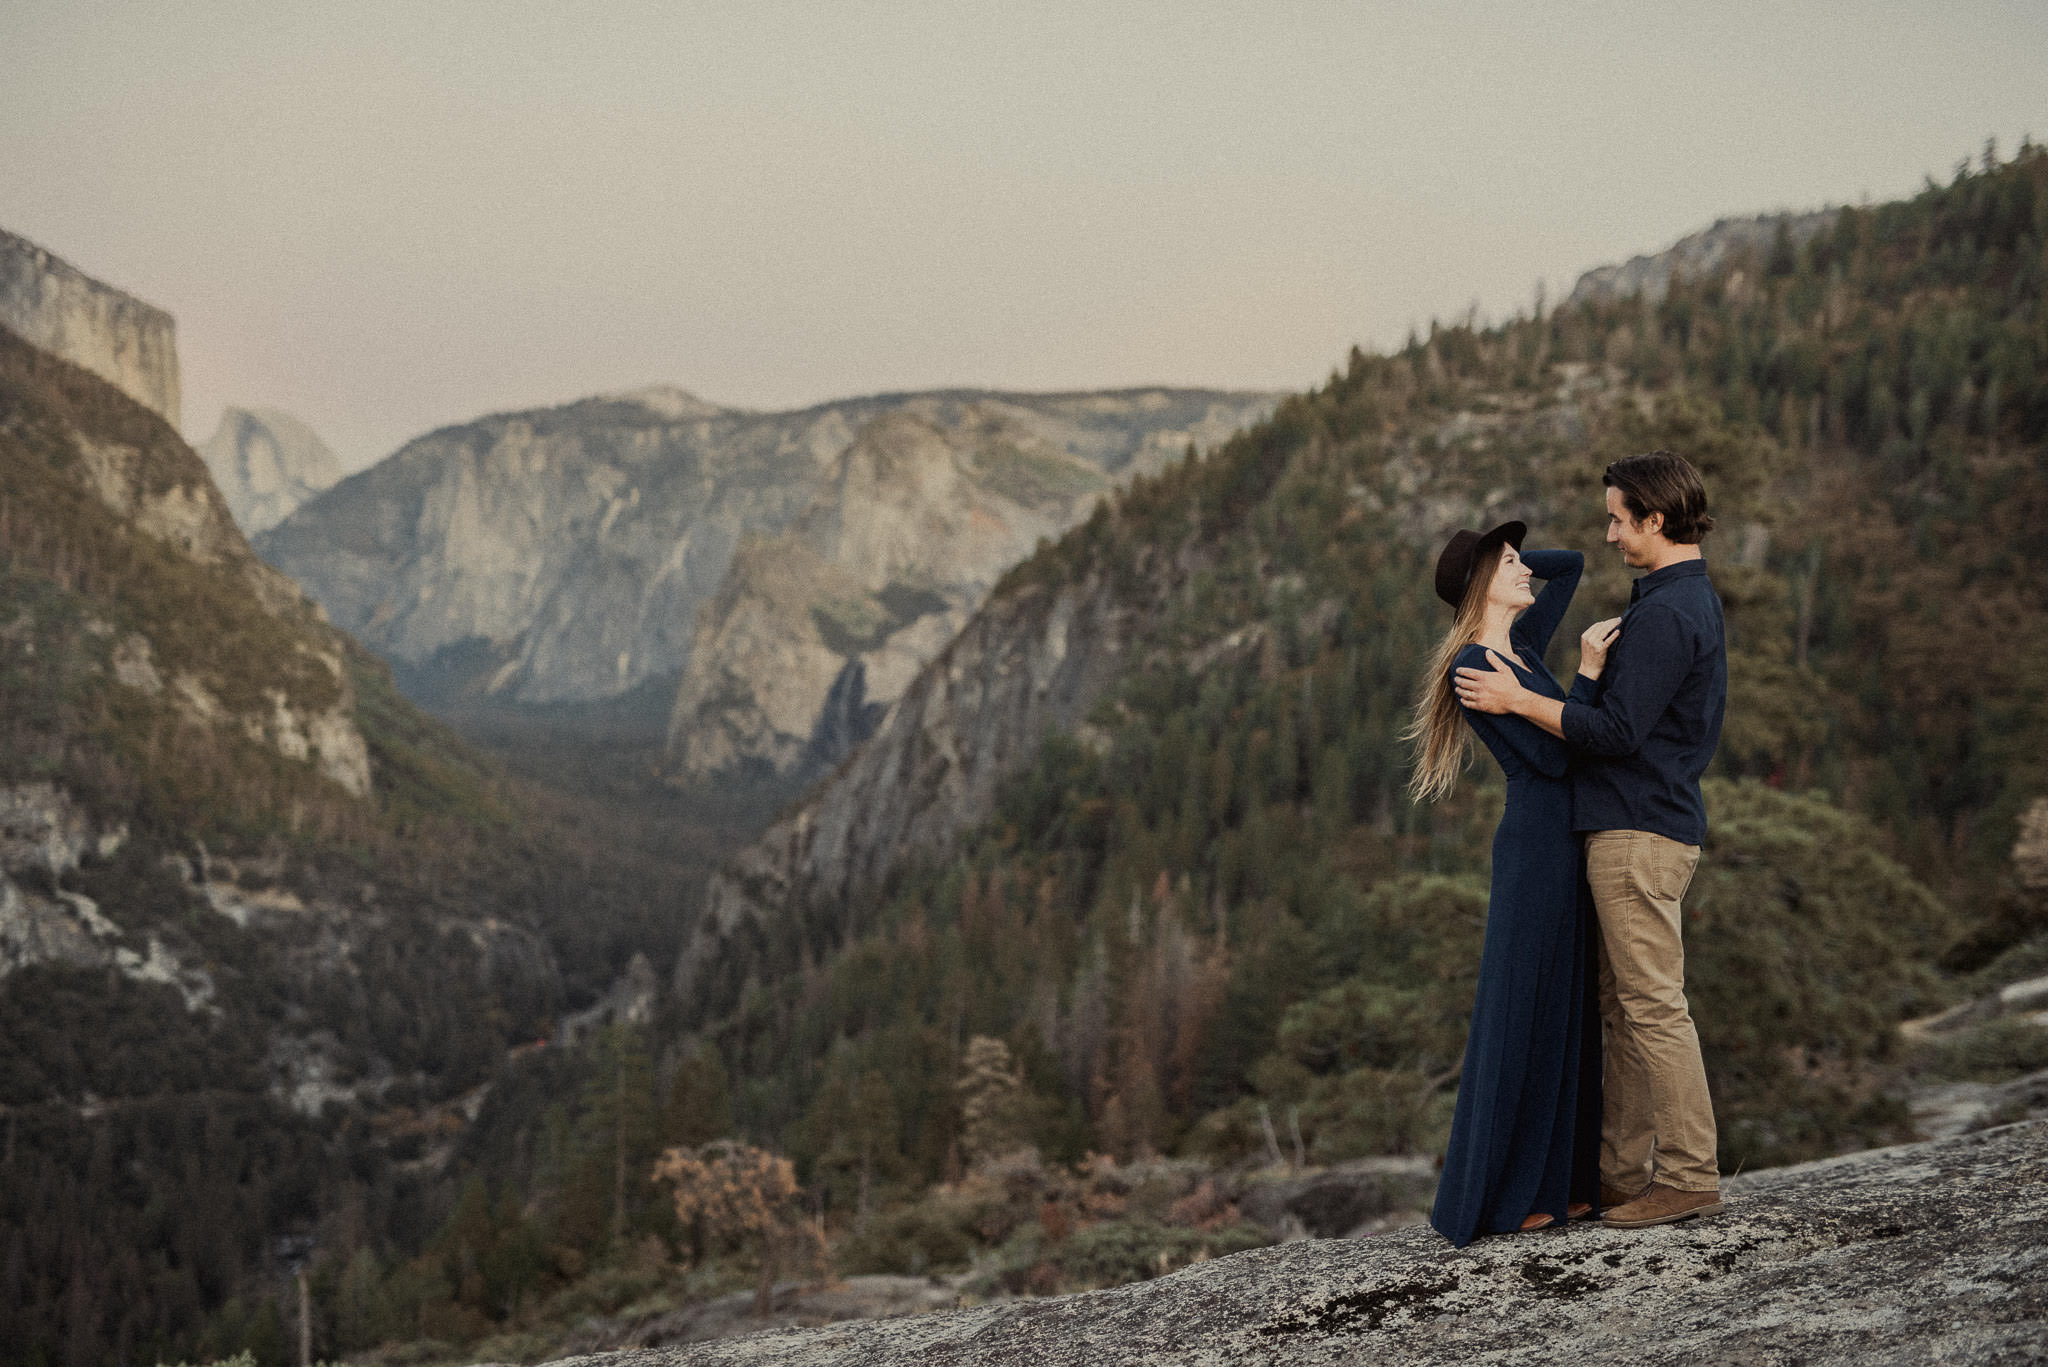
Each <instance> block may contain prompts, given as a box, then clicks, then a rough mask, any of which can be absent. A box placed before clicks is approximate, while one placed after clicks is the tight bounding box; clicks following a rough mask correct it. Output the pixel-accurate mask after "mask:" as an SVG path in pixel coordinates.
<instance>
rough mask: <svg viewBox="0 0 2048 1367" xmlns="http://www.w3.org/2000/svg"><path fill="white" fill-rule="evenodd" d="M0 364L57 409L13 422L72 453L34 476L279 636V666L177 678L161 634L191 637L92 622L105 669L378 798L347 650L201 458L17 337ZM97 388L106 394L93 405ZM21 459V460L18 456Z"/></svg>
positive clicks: (176, 628) (224, 664)
mask: <svg viewBox="0 0 2048 1367" xmlns="http://www.w3.org/2000/svg"><path fill="white" fill-rule="evenodd" d="M0 364H4V365H5V366H6V367H7V368H8V369H9V370H10V371H11V372H12V373H13V374H14V375H15V376H16V377H18V378H20V379H21V380H22V381H23V383H24V385H25V388H24V390H23V391H22V392H24V393H27V392H29V391H30V390H35V389H40V391H41V392H42V393H43V395H44V396H45V399H46V401H47V402H48V403H49V405H50V406H49V407H48V408H47V409H42V408H38V409H31V408H30V407H28V406H26V405H24V406H23V407H22V408H20V409H19V411H18V413H17V414H15V415H14V416H15V417H16V419H17V421H19V422H21V423H22V424H23V427H22V430H24V431H27V430H28V429H29V428H30V427H32V426H39V425H40V424H42V423H44V422H48V423H49V424H50V425H51V427H52V428H53V429H54V431H52V432H49V433H47V434H46V435H50V436H53V437H54V438H55V439H56V440H58V441H60V442H61V443H63V444H64V446H65V447H66V448H67V449H68V454H69V456H70V457H71V458H70V459H66V460H62V461H59V462H57V463H55V464H52V463H50V462H49V461H48V460H47V459H46V458H44V459H38V458H37V457H35V456H31V455H29V454H28V448H26V447H23V448H21V452H20V454H19V458H20V459H21V460H22V461H23V462H24V465H23V469H24V471H25V472H26V471H29V470H35V471H37V473H38V475H40V474H41V473H42V472H43V471H49V472H51V474H52V475H53V476H54V477H55V478H57V479H60V480H68V481H70V482H71V483H73V484H74V485H76V486H79V487H82V488H83V489H84V490H86V491H87V492H88V493H89V494H90V495H91V496H92V497H93V498H94V499H96V500H97V501H98V503H99V504H100V505H102V506H103V507H104V508H105V509H106V510H107V512H109V513H111V514H112V515H113V516H114V518H116V519H117V520H118V522H119V524H120V532H119V534H120V535H122V536H142V537H148V538H151V539H153V540H155V541H158V542H161V543H163V544H164V545H166V546H168V547H170V548H172V550H173V551H174V552H175V553H176V554H178V555H180V556H182V557H184V558H185V559H187V560H190V561H191V562H193V564H194V565H196V566H199V567H201V568H202V569H203V570H205V571H207V572H209V573H211V574H214V575H216V576H218V577H217V578H216V579H215V584H214V587H215V590H216V591H217V592H220V593H223V594H228V595H233V596H235V597H236V598H239V599H241V600H242V602H244V603H247V602H248V601H249V600H250V599H253V604H251V606H252V607H253V608H254V609H255V610H256V611H258V612H260V613H262V614H266V615H267V616H268V617H270V618H271V619H273V620H274V622H275V624H276V626H277V628H278V631H279V634H278V635H277V637H276V638H275V640H273V642H272V646H273V647H274V654H273V655H272V656H271V657H269V658H262V659H213V660H207V661H204V662H202V661H199V660H195V659H185V660H183V661H182V663H181V664H178V665H172V664H167V663H165V662H164V661H163V660H162V659H161V658H160V655H159V650H158V646H157V643H156V642H154V641H152V639H151V633H159V634H172V635H175V634H178V633H180V632H181V630H182V628H183V627H184V625H185V624H183V623H179V622H152V623H148V624H146V630H140V631H133V632H127V633H122V634H120V635H119V637H118V639H116V638H115V634H114V632H113V629H112V627H111V626H110V625H109V624H107V623H106V622H103V621H100V620H98V619H96V618H87V619H86V620H85V621H84V623H83V624H82V631H83V635H84V637H85V638H88V642H89V644H88V648H87V651H86V653H87V654H88V655H89V656H91V657H94V665H95V667H99V666H98V658H97V657H102V656H103V657H104V660H105V664H104V666H103V667H104V668H105V669H106V670H107V672H109V673H111V674H112V675H113V677H114V679H115V680H116V681H117V682H118V683H120V684H122V685H124V686H126V687H128V688H131V689H133V690H135V691H136V692H138V693H141V694H143V695H145V696H147V697H152V698H158V697H160V698H163V699H165V700H167V701H169V702H170V703H171V704H172V705H173V706H175V707H176V708H177V709H178V710H179V711H180V712H182V713H183V714H184V715H185V716H186V717H187V718H189V719H190V720H192V721H195V722H198V723H200V724H203V725H206V726H213V727H234V728H237V729H239V730H240V731H242V732H243V733H244V734H246V735H247V736H248V737H249V738H250V739H251V740H254V741H256V742H258V743H259V744H265V745H268V746H270V747H271V748H273V749H275V750H276V751H277V752H278V753H279V754H282V755H283V756H285V757H286V758H288V759H291V760H295V761H299V762H302V763H311V764H314V765H316V766H317V767H318V768H319V770H320V771H321V772H322V773H324V774H325V775H326V776H327V777H328V778H330V779H332V780H333V781H334V782H336V783H337V784H339V785H340V786H341V787H342V788H343V789H345V790H346V791H347V792H348V793H350V794H351V795H352V796H355V797H363V796H366V795H367V794H368V793H369V791H370V760H369V749H368V746H367V745H366V743H365V742H364V740H363V737H362V733H361V731H360V729H359V728H358V727H357V725H356V721H355V700H354V694H353V688H352V685H351V683H350V680H349V678H348V673H347V670H346V669H345V667H344V665H343V651H344V649H345V646H344V645H343V643H342V642H340V641H338V640H337V639H335V637H334V633H333V632H332V630H331V629H329V628H328V627H327V626H326V625H324V624H322V623H321V622H319V620H318V617H317V613H316V611H315V610H314V609H313V607H312V605H310V604H308V603H307V602H306V601H305V599H304V597H303V596H302V595H301V594H300V593H299V591H298V588H297V587H296V586H295V585H293V584H292V583H291V582H290V581H289V580H287V579H286V578H285V577H284V576H283V575H280V574H279V573H278V572H277V571H276V570H274V569H272V568H271V567H270V566H268V565H266V564H264V563H263V562H262V561H261V560H259V559H257V558H256V556H255V554H254V553H253V552H252V551H251V550H250V548H249V543H248V541H247V540H246V539H245V538H244V537H243V535H242V533H241V531H240V530H239V529H238V528H237V527H236V526H235V523H234V520H233V518H232V517H231V516H230V515H229V512H228V508H227V504H226V503H225V502H224V501H223V500H222V498H221V495H220V492H219V490H217V489H216V488H215V487H214V485H213V483H212V481H211V480H210V479H209V478H208V476H207V472H206V468H205V466H204V464H203V463H202V462H201V461H200V460H199V459H198V457H197V456H196V455H195V454H194V453H193V452H192V450H191V448H189V447H187V446H186V445H185V444H184V442H183V441H181V440H180V439H179V438H178V437H177V435H176V434H175V433H173V432H171V431H169V430H168V429H167V428H166V427H164V426H163V425H162V424H159V423H157V422H156V421H155V420H154V419H150V418H147V417H146V416H144V415H140V414H137V413H136V412H135V410H134V409H133V407H132V406H128V401H127V400H126V399H123V398H120V397H119V396H113V403H114V405H116V406H126V407H127V414H126V415H122V414H119V413H109V412H106V411H104V410H102V409H100V408H99V407H98V406H97V405H98V404H99V400H100V398H101V397H102V396H105V394H106V391H105V389H104V387H103V386H101V385H100V382H99V381H98V380H95V379H93V378H92V377H91V376H88V375H80V374H79V373H78V371H76V370H68V368H67V367H65V366H63V365H61V364H60V363H59V362H55V361H52V360H50V359H49V357H48V356H47V354H46V353H42V352H39V351H37V350H35V349H33V348H29V347H24V346H22V344H21V343H20V341H19V340H18V339H16V338H13V337H11V336H8V335H6V334H0ZM67 371H68V373H67ZM94 389H97V390H98V393H97V394H94V393H91V392H89V391H91V390H94ZM7 416H9V415H7V414H0V418H5V417H7ZM130 417H132V418H135V419H137V421H133V422H131V421H127V420H126V419H127V418H130ZM9 458H15V455H14V453H13V452H11V451H10V452H9ZM41 530H44V531H47V532H50V533H52V534H55V533H58V532H60V531H61V530H62V529H58V528H48V529H41ZM223 606H224V605H223V604H216V607H223ZM202 666H203V667H202Z"/></svg>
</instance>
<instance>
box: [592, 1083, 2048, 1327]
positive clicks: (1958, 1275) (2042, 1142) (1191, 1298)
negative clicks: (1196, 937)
mask: <svg viewBox="0 0 2048 1367" xmlns="http://www.w3.org/2000/svg"><path fill="white" fill-rule="evenodd" d="M1726 1190H1727V1192H1728V1202H1729V1206H1728V1210H1727V1212H1726V1213H1725V1214H1723V1215H1721V1216H1717V1217H1714V1218H1711V1219H1707V1220H1698V1221H1689V1222H1684V1223H1680V1224H1676V1225H1665V1226H1659V1227H1656V1228H1652V1229H1646V1230H1610V1229H1603V1228H1601V1227H1600V1226H1598V1225H1597V1224H1582V1225H1575V1226H1573V1227H1571V1228H1570V1229H1568V1230H1564V1231H1559V1232H1550V1233H1542V1234H1536V1235H1522V1236H1518V1237H1511V1238H1496V1239H1486V1240H1481V1241H1480V1242H1478V1243H1475V1244H1473V1245H1472V1246H1471V1247H1469V1248H1465V1249H1454V1248H1452V1247H1450V1246H1449V1245H1448V1244H1447V1243H1445V1242H1444V1241H1443V1239H1442V1238H1440V1237H1439V1236H1438V1235H1436V1234H1435V1233H1434V1232H1433V1231H1431V1230H1428V1229H1410V1230H1403V1231H1398V1232H1395V1233H1390V1234H1384V1235H1378V1236H1375V1237H1372V1238H1367V1239H1343V1240H1337V1239H1320V1240H1302V1241H1299V1242H1295V1243H1290V1244H1282V1245H1280V1246H1278V1247H1276V1248H1267V1249H1256V1250H1253V1251H1251V1252H1246V1253H1237V1254H1232V1255H1230V1256H1228V1257H1224V1258H1217V1259H1215V1260H1213V1261H1210V1262H1205V1263H1197V1264H1195V1265H1193V1266H1191V1267H1188V1268H1184V1269H1182V1270H1181V1271H1179V1272H1175V1273H1173V1274H1172V1275H1170V1276H1166V1277H1162V1278H1159V1279H1158V1280H1156V1281H1150V1282H1140V1283H1136V1284H1133V1285H1129V1286H1121V1287H1116V1288H1113V1289H1111V1290H1107V1291H1097V1292H1092V1293H1089V1294H1086V1295H1080V1296H1069V1297H1063V1298H1059V1299H1052V1300H1039V1301H1011V1302H1001V1303H995V1304H989V1305H983V1306H978V1307H975V1308H972V1309H958V1310H949V1311H940V1312H936V1313H931V1314H923V1315H915V1316H912V1317H908V1318H901V1319H889V1320H878V1321H868V1322H864V1323H841V1324H832V1325H827V1326H823V1327H816V1328H801V1327H788V1328H780V1329H770V1330H766V1331H764V1332H760V1333H755V1334H751V1335H748V1336H746V1337H744V1338H737V1339H728V1340H724V1341H722V1342H714V1343H699V1344H690V1345H686V1346H680V1347H673V1348H650V1349H641V1350H638V1351H629V1352H621V1353H608V1354H602V1355H597V1356H589V1357H578V1358H568V1359H564V1360H563V1361H562V1363H561V1367H569V1365H570V1364H575V1367H718V1365H719V1364H738V1363H747V1364H750V1367H853V1364H860V1367H891V1364H899V1363H901V1364H909V1363H918V1364H930V1367H943V1365H944V1364H955V1363H957V1364H968V1363H975V1364H1000V1363H1017V1364H1025V1363H1028V1364H1031V1365H1032V1367H1066V1365H1067V1364H1074V1365H1075V1367H1080V1365H1081V1364H1097V1363H1132V1364H1136V1363H1148V1364H1165V1363H1186V1364H1190V1365H1191V1367H1192V1364H1204V1367H1222V1365H1223V1364H1230V1363H1246V1364H1250V1363H1287V1364H1293V1363H1302V1364H1307V1363H1350V1362H1385V1363H1413V1364H1418V1365H1419V1367H1420V1365H1426V1364H1439V1363H1442V1364H1452V1363H1455V1364H1465V1363H1473V1362H1489V1363H1538V1362H1555V1361H1559V1360H1565V1361H1574V1362H1630V1363H1642V1364H1666V1363H1668V1364H1674V1365H1675V1364H1681V1363H1698V1362H1749V1363H1769V1364H1788V1365H1789V1364H1793V1363H1799V1364H1808V1365H1809V1367H1823V1365H1824V1364H1843V1367H1850V1365H1851V1364H1853V1365H1854V1367H1866V1364H1899V1365H1900V1367H1904V1365H1905V1364H1909V1363H1911V1364H1918V1363H1925V1362H1950V1363H1965V1364H1991V1363H2001V1364H2002V1363H2012V1364H2019V1363H2028V1362H2038V1361H2040V1360H2041V1357H2042V1354H2043V1353H2044V1352H2048V1122H2043V1121H2034V1122H2028V1123H2024V1124H2017V1125H2008V1126H2005V1127H2003V1128H1999V1129H1992V1130H1986V1131H1982V1132H1979V1133H1975V1134H1969V1135H1964V1136H1961V1137H1958V1138H1954V1139H1946V1140H1941V1141H1937V1142H1934V1143H1927V1144H1917V1145H1908V1146H1903V1147H1899V1148H1892V1149H1880V1150H1874V1151H1869V1152H1863V1153H1856V1154H1849V1155H1846V1156H1844V1157H1841V1158H1833V1159H1827V1160H1824V1161H1821V1162H1817V1163H1809V1164H1805V1165H1801V1166H1798V1167H1789V1168H1778V1169H1771V1170H1765V1171H1761V1172H1755V1173H1749V1174H1745V1175H1743V1176H1740V1177H1737V1178H1735V1179H1733V1180H1731V1181H1729V1182H1728V1183H1727V1184H1726ZM794 1290H795V1288H793V1287H792V1288H791V1291H792V1292H794ZM784 1318H785V1323H790V1322H791V1321H795V1323H796V1324H801V1323H802V1321H801V1320H800V1319H798V1318H797V1317H796V1316H786V1317H784ZM813 1322H814V1323H815V1321H813Z"/></svg>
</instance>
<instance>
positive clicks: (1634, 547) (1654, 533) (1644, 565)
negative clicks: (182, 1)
mask: <svg viewBox="0 0 2048 1367" xmlns="http://www.w3.org/2000/svg"><path fill="white" fill-rule="evenodd" d="M1663 531H1664V517H1663V514H1661V513H1651V514H1650V515H1649V516H1648V517H1646V518H1644V519H1643V520H1642V521H1641V522H1638V521H1636V520H1635V519H1634V518H1633V517H1630V516H1629V512H1628V504H1627V503H1625V502H1623V501H1622V497H1621V490H1619V489H1617V488H1615V487H1614V486H1613V485H1609V486H1608V487H1607V540H1608V542H1609V543H1610V544H1612V545H1614V546H1616V547H1618V548H1619V549H1620V550H1621V562H1622V563H1623V564H1624V565H1627V566H1629V567H1630V568H1631V569H1638V570H1641V569H1648V568H1649V567H1650V566H1651V565H1654V564H1656V563H1657V543H1658V542H1659V541H1661V540H1662V539H1663V537H1662V533H1663Z"/></svg>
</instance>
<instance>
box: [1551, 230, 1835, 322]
mask: <svg viewBox="0 0 2048 1367" xmlns="http://www.w3.org/2000/svg"><path fill="white" fill-rule="evenodd" d="M1839 212H1840V211H1839V210H1836V209H1822V210H1819V211H1818V212H1816V213H1810V214H1764V215H1761V216H1759V217H1756V218H1724V219H1721V220H1720V221H1719V222H1717V223H1715V224H1714V226H1713V227H1711V228H1706V229H1703V230H1701V231H1700V232H1696V233H1693V234H1692V235H1691V236H1689V237H1683V238H1680V239H1679V240H1678V241H1677V242H1676V243H1674V244H1673V245H1672V246H1670V247H1669V248H1667V249H1666V250H1664V251H1661V252H1658V253H1657V254H1656V255H1654V256H1637V257H1631V258H1630V259H1629V260H1627V261H1625V262H1623V263H1622V264H1621V265H1619V266H1601V267H1599V268H1597V269H1595V270H1590V271H1587V272H1586V273H1585V274H1584V275H1582V276H1580V277H1579V282H1578V284H1576V285H1574V286H1572V292H1571V294H1570V295H1569V296H1567V297H1566V299H1565V306H1566V307H1570V306H1571V305H1574V304H1582V303H1586V302H1588V301H1592V300H1606V299H1625V298H1627V297H1629V296H1630V295H1633V294H1641V295H1642V296H1643V297H1644V299H1646V300H1648V301H1649V302H1651V303H1655V302H1656V301H1657V300H1659V299H1662V298H1663V297H1664V292H1665V291H1666V290H1668V289H1669V288H1670V287H1671V278H1672V276H1674V275H1684V276H1700V275H1706V274H1708V273H1709V272H1712V271H1714V270H1716V269H1717V268H1719V266H1720V265H1721V263H1722V262H1724V261H1726V260H1727V259H1728V257H1729V256H1731V255H1733V254H1734V253H1736V252H1744V251H1755V252H1758V253H1764V252H1768V251H1769V250H1770V248H1771V244H1772V243H1773V242H1775V241H1776V240H1777V236H1778V229H1779V227H1780V226H1783V227H1784V229H1785V231H1786V232H1787V234H1788V235H1790V237H1791V239H1792V244H1793V245H1794V246H1795V247H1796V246H1800V245H1803V244H1804V243H1805V242H1806V241H1807V240H1808V239H1810V238H1812V237H1813V236H1814V235H1816V234H1817V233H1820V232H1822V231H1824V230H1826V229H1828V228H1832V227H1833V226H1834V225H1835V218H1836V216H1837V214H1838V213H1839Z"/></svg>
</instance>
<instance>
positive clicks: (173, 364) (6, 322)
mask: <svg viewBox="0 0 2048 1367" xmlns="http://www.w3.org/2000/svg"><path fill="white" fill-rule="evenodd" d="M0 327H5V328H7V329H8V330H9V331H10V332H13V333H14V334H15V335H17V336H19V337H20V338H21V339H22V340H23V341H25V342H27V343H28V344H29V345H30V346H33V347H36V348H37V349H39V350H42V351H47V352H49V353H50V354H51V355H53V356H59V357H62V358H63V359H64V360H67V361H69V362H71V363H72V364H73V365H76V366H82V367H84V368H85V369H87V370H90V371H91V372H92V373H93V374H95V375H97V376H99V377H100V378H101V379H103V380H106V381H108V382H110V383H111V384H113V385H114V387H115V388H117V389H119V390H121V391H122V392H123V393H125V394H126V395H128V397H130V398H132V399H134V400H135V401H136V402H137V403H140V404H141V405H142V406H143V407H145V408H148V409H150V410H152V411H153V412H155V413H156V414H157V415H158V416H159V417H161V418H162V419H163V420H164V421H166V422H168V423H169V424H170V425H171V426H172V427H176V426H177V425H178V345H177V331H176V325H175V324H174V323H173V322H172V319H171V315H170V314H168V313H165V312H164V311H163V310H162V309H160V308H157V307H155V306H154V305H151V304H145V303H143V302H142V301H141V300H140V299H137V298H135V297H133V296H132V295H128V294H123V293H122V292H121V291H120V290H117V289H115V288H114V287H113V286H111V285H106V284H102V283H101V282H100V281H98V280H95V279H93V278H92V277H91V276H89V275H87V274H86V273H85V272H83V271H81V270H79V269H78V268H77V267H75V266H73V265H71V264H70V263H69V262H67V261H65V260H63V259H62V258H60V257H57V256H54V255H52V254H51V253H49V252H46V251H44V250H43V249H42V248H41V247H38V246H37V245H36V244H35V243H33V242H30V241H28V240H27V239H26V238H21V237H16V236H15V235H14V234H13V233H10V232H5V231H0Z"/></svg>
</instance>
